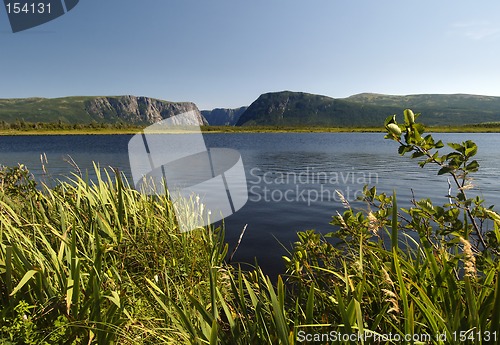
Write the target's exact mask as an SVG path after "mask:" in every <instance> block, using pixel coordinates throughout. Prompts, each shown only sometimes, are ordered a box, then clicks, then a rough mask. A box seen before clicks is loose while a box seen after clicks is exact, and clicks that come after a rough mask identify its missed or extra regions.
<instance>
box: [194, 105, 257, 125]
mask: <svg viewBox="0 0 500 345" xmlns="http://www.w3.org/2000/svg"><path fill="white" fill-rule="evenodd" d="M245 110H247V107H241V108H236V109H224V108H216V109H213V110H202V111H201V114H202V115H203V117H205V119H206V120H207V121H208V124H209V125H210V126H234V125H236V122H238V120H239V119H240V116H241V115H242V114H243V113H244V112H245Z"/></svg>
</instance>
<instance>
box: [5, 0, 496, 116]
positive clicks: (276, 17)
mask: <svg viewBox="0 0 500 345" xmlns="http://www.w3.org/2000/svg"><path fill="white" fill-rule="evenodd" d="M0 44H1V48H0V49H1V50H0V98H11V97H32V96H41V97H62V96H72V95H121V94H132V95H137V96H150V97H156V98H160V99H165V100H171V101H193V102H195V103H196V104H197V105H198V107H199V108H200V109H211V108H213V107H237V106H241V105H249V104H250V103H251V102H252V101H254V100H255V99H256V98H257V97H258V96H259V95H260V94H261V93H264V92H270V91H280V90H293V91H304V92H311V93H318V94H324V95H328V96H331V97H346V96H349V95H352V94H356V93H361V92H376V93H388V94H414V93H473V94H485V95H494V96H500V63H499V61H500V2H498V1H477V2H472V1H447V0H443V1H413V2H409V1H385V0H381V1H347V0H345V1H338V0H337V1H336V0H308V1H306V0H303V1H296V0H286V1H285V0H212V1H206V0H205V1H202V0H200V1H191V0H140V1H131V0H105V1H103V0H80V3H79V5H78V6H77V7H75V8H74V9H73V10H72V11H70V12H68V13H67V14H66V15H64V16H62V17H60V18H58V19H56V20H54V21H52V22H50V23H47V24H44V25H42V26H39V27H37V28H33V29H31V30H28V31H25V32H20V33H16V34H13V33H12V32H11V31H10V27H9V24H8V20H7V15H6V13H5V8H4V7H3V6H2V8H1V10H0Z"/></svg>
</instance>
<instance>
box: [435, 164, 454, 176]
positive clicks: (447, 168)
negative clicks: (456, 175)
mask: <svg viewBox="0 0 500 345" xmlns="http://www.w3.org/2000/svg"><path fill="white" fill-rule="evenodd" d="M453 170H455V169H454V168H453V167H450V166H445V167H442V168H441V169H439V171H438V175H444V174H447V173H450V172H452V171H453Z"/></svg>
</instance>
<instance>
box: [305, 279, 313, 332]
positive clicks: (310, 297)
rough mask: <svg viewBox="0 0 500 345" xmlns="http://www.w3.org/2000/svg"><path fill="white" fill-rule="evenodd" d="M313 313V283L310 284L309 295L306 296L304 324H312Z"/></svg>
mask: <svg viewBox="0 0 500 345" xmlns="http://www.w3.org/2000/svg"><path fill="white" fill-rule="evenodd" d="M313 311H314V283H312V284H311V288H310V289H309V295H308V296H307V306H306V323H307V324H312V321H313Z"/></svg>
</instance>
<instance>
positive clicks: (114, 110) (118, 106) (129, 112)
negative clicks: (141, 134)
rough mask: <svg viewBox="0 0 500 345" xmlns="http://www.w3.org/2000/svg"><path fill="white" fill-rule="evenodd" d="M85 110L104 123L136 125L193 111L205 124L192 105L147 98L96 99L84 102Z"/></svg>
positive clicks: (204, 121)
mask: <svg viewBox="0 0 500 345" xmlns="http://www.w3.org/2000/svg"><path fill="white" fill-rule="evenodd" d="M85 110H86V111H87V112H88V113H89V114H90V115H91V116H92V117H94V118H95V117H98V118H100V119H102V120H103V121H106V122H108V121H113V120H116V119H119V120H122V121H124V122H128V123H137V124H152V123H156V122H158V121H161V120H163V119H166V118H169V117H172V116H175V115H178V114H182V113H185V112H188V111H194V112H195V113H196V114H197V116H198V117H199V120H200V123H204V124H207V122H206V120H205V119H204V118H203V116H202V115H201V113H200V111H199V110H198V107H196V105H195V104H194V103H191V102H179V103H174V102H167V101H161V100H158V99H154V98H148V97H135V96H120V97H97V98H94V99H91V100H88V101H86V102H85Z"/></svg>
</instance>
